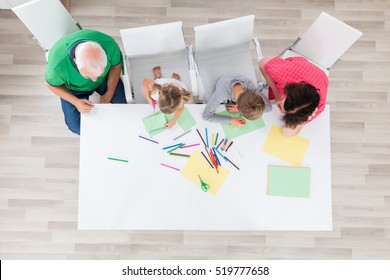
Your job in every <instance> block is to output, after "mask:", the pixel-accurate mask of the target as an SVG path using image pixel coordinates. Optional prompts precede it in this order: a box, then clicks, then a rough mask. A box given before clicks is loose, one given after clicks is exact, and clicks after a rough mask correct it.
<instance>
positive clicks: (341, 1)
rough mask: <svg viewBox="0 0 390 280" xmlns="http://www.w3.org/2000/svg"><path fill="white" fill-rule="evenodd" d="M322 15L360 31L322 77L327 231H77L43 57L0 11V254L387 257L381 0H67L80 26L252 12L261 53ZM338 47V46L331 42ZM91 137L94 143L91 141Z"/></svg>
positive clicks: (388, 29) (68, 148)
mask: <svg viewBox="0 0 390 280" xmlns="http://www.w3.org/2000/svg"><path fill="white" fill-rule="evenodd" d="M321 11H326V12H328V13H330V14H331V15H333V16H335V17H337V18H339V19H341V20H343V21H345V22H346V23H348V24H350V25H352V26H354V27H355V28H357V29H359V30H361V31H362V32H364V35H363V36H362V37H361V39H360V40H359V41H358V42H357V43H355V44H354V45H353V47H352V48H350V49H349V50H348V51H347V53H346V54H345V55H344V57H343V59H344V60H343V61H342V62H341V63H340V64H339V65H338V66H337V67H336V68H335V69H334V70H332V72H331V75H330V83H329V94H328V103H329V104H330V105H331V143H332V144H331V149H332V197H333V231H331V232H274V231H253V232H246V231H244V232H241V231H240V232H208V231H206V232H204V231H79V230H77V209H78V167H79V138H78V137H76V136H75V135H73V134H72V133H70V132H69V131H68V130H67V128H66V126H65V124H64V120H63V115H62V111H61V108H60V102H59V99H58V98H57V97H56V96H55V95H54V94H52V93H51V92H49V91H48V89H47V88H46V87H45V86H44V69H45V59H44V54H43V52H42V51H41V49H40V48H39V47H38V46H37V45H36V44H35V43H34V42H33V41H32V40H31V37H32V36H31V35H30V32H29V31H28V30H27V29H26V27H25V26H24V25H23V24H22V23H21V22H20V21H19V19H18V18H17V17H16V16H15V15H14V14H13V13H12V11H10V10H0V259H390V1H389V0H372V1H366V0H289V1H285V0H273V1H268V0H267V1H266V0H246V1H232V0H212V1H210V0H196V1H194V0H148V1H144V0H135V1H126V0H115V1H110V0H104V1H103V0H74V1H72V2H71V5H70V12H71V14H72V16H73V17H74V18H75V19H76V20H78V21H80V23H81V24H82V26H83V27H84V28H91V29H96V30H100V31H103V32H106V33H108V34H110V35H112V36H113V37H115V39H116V40H117V41H118V43H120V44H121V42H120V37H119V29H120V28H128V27H136V26H144V25H150V24H156V23H164V22H171V21H177V20H182V21H183V24H184V33H185V35H186V40H187V42H188V43H192V42H193V26H195V25H199V24H205V23H209V22H215V21H219V20H224V19H229V18H233V17H238V16H243V15H248V14H255V16H256V20H255V31H254V32H255V35H256V36H258V37H259V38H260V41H261V43H262V47H263V52H264V54H265V55H268V56H275V55H278V54H279V52H280V51H282V49H283V48H285V47H287V46H288V45H289V44H290V43H291V42H292V41H293V40H294V39H295V38H296V37H297V36H298V35H301V34H302V33H303V32H304V31H305V30H306V28H307V27H308V26H309V25H310V24H311V23H312V21H313V20H314V19H315V18H316V17H317V16H318V15H319V14H320V12H321ZM335 43H337V42H335ZM96 141H99V140H98V139H96Z"/></svg>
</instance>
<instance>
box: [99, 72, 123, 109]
mask: <svg viewBox="0 0 390 280" xmlns="http://www.w3.org/2000/svg"><path fill="white" fill-rule="evenodd" d="M121 73H122V64H119V65H115V66H111V68H110V70H109V71H108V74H107V91H106V93H105V94H103V95H102V96H100V99H99V103H110V101H111V99H112V97H113V96H114V93H115V89H116V86H117V85H118V82H119V79H120V78H121Z"/></svg>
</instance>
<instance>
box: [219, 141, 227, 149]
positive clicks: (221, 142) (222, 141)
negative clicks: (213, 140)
mask: <svg viewBox="0 0 390 280" xmlns="http://www.w3.org/2000/svg"><path fill="white" fill-rule="evenodd" d="M223 140H225V139H222V140H221V142H219V144H218V146H217V149H218V148H219V146H221V144H222V142H223Z"/></svg>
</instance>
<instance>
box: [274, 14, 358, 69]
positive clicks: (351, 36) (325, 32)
mask: <svg viewBox="0 0 390 280" xmlns="http://www.w3.org/2000/svg"><path fill="white" fill-rule="evenodd" d="M362 34H363V33H362V32H360V31H359V30H357V29H355V28H353V27H351V26H349V25H348V24H346V23H344V22H342V21H340V20H338V19H336V18H334V17H332V16H330V15H329V14H327V13H325V12H322V13H321V14H320V16H319V17H318V18H317V19H316V20H315V21H314V23H313V24H312V25H311V26H310V27H309V28H308V29H307V30H306V32H305V33H304V34H303V36H302V37H298V39H297V40H296V41H295V42H294V43H293V44H292V45H291V46H290V47H288V48H287V49H286V50H284V51H283V52H282V54H281V55H280V57H282V58H287V57H292V56H303V57H305V58H306V59H308V60H309V61H310V62H311V63H313V64H314V65H316V66H317V67H319V68H320V69H322V70H323V71H324V72H325V73H326V75H329V70H330V69H331V68H333V67H334V66H335V65H336V64H337V63H338V62H339V61H340V60H341V56H342V55H343V54H344V53H345V52H346V51H347V50H348V49H349V48H350V47H351V46H352V44H353V43H355V41H356V40H357V39H359V37H360V36H362Z"/></svg>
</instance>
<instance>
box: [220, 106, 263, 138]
mask: <svg viewBox="0 0 390 280" xmlns="http://www.w3.org/2000/svg"><path fill="white" fill-rule="evenodd" d="M218 115H221V116H229V117H231V118H243V119H245V118H244V117H243V116H242V115H241V114H240V113H238V112H235V113H229V112H228V111H223V112H220V113H218ZM245 121H246V123H245V125H244V126H242V127H235V126H233V125H231V124H222V129H223V131H224V132H225V137H226V138H227V139H233V138H235V137H238V136H241V135H244V134H247V133H249V132H252V131H254V130H256V129H259V128H262V127H264V126H265V124H264V120H263V118H259V119H257V120H253V121H252V120H247V119H245Z"/></svg>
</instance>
